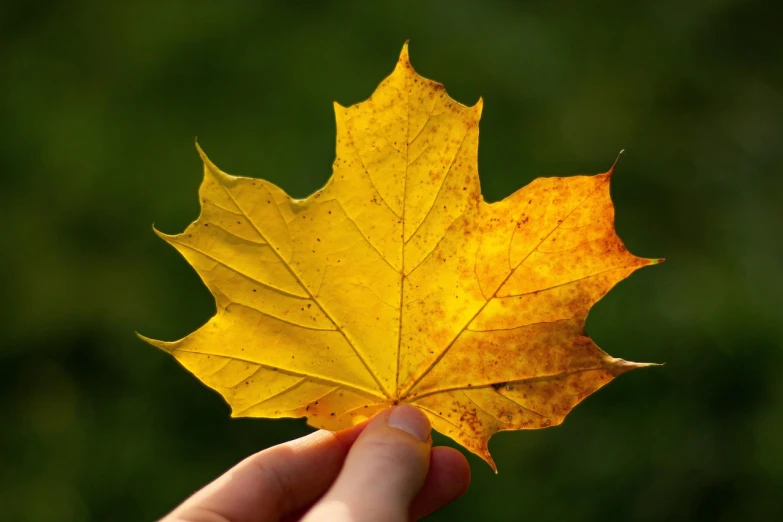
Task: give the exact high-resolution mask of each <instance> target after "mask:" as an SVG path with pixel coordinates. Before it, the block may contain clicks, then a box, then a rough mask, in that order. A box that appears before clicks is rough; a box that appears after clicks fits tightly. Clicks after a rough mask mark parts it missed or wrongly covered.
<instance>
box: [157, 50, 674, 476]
mask: <svg viewBox="0 0 783 522" xmlns="http://www.w3.org/2000/svg"><path fill="white" fill-rule="evenodd" d="M481 108H482V101H481V100H479V102H478V103H477V104H476V105H475V106H473V107H466V106H464V105H462V104H460V103H458V102H456V101H454V100H453V99H451V98H450V97H449V96H448V95H447V94H446V92H445V90H444V88H443V86H442V85H441V84H439V83H436V82H433V81H431V80H427V79H425V78H422V77H421V76H419V75H418V74H417V73H416V72H415V71H414V70H413V68H412V67H411V64H410V61H409V58H408V48H407V44H406V45H405V46H404V47H403V50H402V53H401V55H400V58H399V61H398V63H397V66H396V68H395V69H394V72H393V73H392V74H391V76H389V77H388V78H386V79H385V80H384V81H383V82H382V83H381V84H380V86H379V87H378V88H377V90H376V91H375V92H374V93H373V95H372V97H370V98H369V99H368V100H367V101H365V102H362V103H358V104H356V105H353V106H351V107H347V108H346V107H342V106H340V105H339V104H336V103H335V115H336V118H337V155H336V159H335V162H334V165H333V174H332V177H331V179H330V180H329V182H328V183H327V184H326V186H325V187H324V188H322V189H321V190H319V191H318V192H316V193H315V194H313V195H311V196H310V197H308V198H306V199H304V200H296V199H292V198H290V197H289V196H288V195H286V194H285V193H284V192H283V191H282V190H281V189H279V188H278V187H276V186H274V185H273V184H271V183H269V182H266V181H263V180H257V179H249V178H241V177H234V176H231V175H228V174H226V173H224V172H222V171H220V170H219V169H218V168H217V167H216V166H215V165H213V164H212V162H210V161H209V159H208V158H207V157H206V156H205V155H204V154H203V152H202V151H201V149H200V148H199V153H200V154H201V156H202V159H203V161H204V166H205V169H204V181H203V183H202V185H201V188H200V192H199V195H200V199H201V215H200V216H199V218H198V220H196V221H195V222H194V223H192V224H191V225H190V226H189V227H188V228H187V230H186V231H185V232H184V233H182V234H179V235H174V236H168V235H164V234H160V235H161V237H163V238H164V239H165V240H166V241H168V242H169V243H171V244H172V245H173V246H174V247H175V248H176V249H177V250H179V252H180V253H182V255H183V256H184V257H185V258H186V259H187V260H188V262H189V263H190V264H191V265H193V267H194V268H195V269H196V270H197V271H198V273H199V275H200V276H201V278H202V280H203V281H204V283H205V284H206V285H207V287H208V288H209V289H210V291H211V292H212V293H213V294H214V296H215V301H216V304H217V314H216V315H215V316H214V317H213V318H212V319H211V320H210V321H209V322H208V323H207V324H205V325H204V326H203V327H201V328H200V329H198V330H197V331H196V332H194V333H192V334H190V335H188V336H187V337H185V338H184V339H182V340H180V341H176V342H162V341H155V340H151V339H146V338H145V340H147V341H148V342H150V343H151V344H153V345H155V346H157V347H159V348H162V349H164V350H166V351H168V352H170V353H171V354H172V355H173V356H174V357H176V358H177V360H178V361H179V362H180V363H181V364H182V365H183V366H185V367H186V368H187V369H188V370H190V371H191V372H192V373H193V374H195V375H196V376H197V377H198V378H199V379H201V380H202V381H203V382H204V383H205V384H206V385H207V386H209V387H211V388H213V389H215V390H217V391H218V392H219V393H220V394H221V395H223V397H224V398H225V399H226V401H227V402H228V403H229V404H230V406H231V408H232V412H233V413H232V415H234V416H248V417H307V420H308V423H309V424H310V425H312V426H315V427H319V428H326V429H330V430H337V429H341V428H346V427H349V426H351V425H354V424H356V423H358V422H360V421H362V420H364V419H366V418H368V417H370V416H372V415H373V414H375V413H376V412H378V411H379V410H381V409H384V408H387V407H389V406H390V405H393V404H398V403H412V404H414V405H416V406H418V407H419V408H421V409H422V410H423V411H424V412H425V413H426V414H427V416H428V417H429V418H430V420H431V422H432V425H433V427H434V428H435V429H436V430H438V431H440V432H441V433H443V434H445V435H447V436H449V437H451V438H452V439H454V440H455V441H457V442H458V443H460V444H462V445H463V446H465V447H466V448H468V449H469V450H470V451H472V452H474V453H476V454H478V455H479V456H481V457H482V458H484V459H485V460H486V461H487V462H488V463H489V464H490V465H491V466H492V467H493V469H496V468H495V464H494V462H493V461H492V458H491V456H490V454H489V451H488V449H487V443H488V441H489V438H490V437H491V436H492V435H493V434H494V433H497V432H498V431H502V430H520V429H533V428H543V427H547V426H554V425H557V424H559V423H561V422H562V421H563V418H564V417H565V415H566V414H567V413H568V412H569V411H570V410H571V409H572V408H573V407H574V406H575V405H576V404H577V403H578V402H579V401H581V400H582V399H583V398H585V397H586V396H587V395H589V394H590V393H592V392H593V391H595V390H597V389H598V388H600V387H601V386H603V385H604V384H606V383H608V382H609V381H611V380H612V379H613V378H614V377H615V376H617V375H619V374H621V373H623V372H626V371H628V370H631V369H634V368H638V367H641V366H646V365H644V364H637V363H631V362H627V361H624V360H622V359H616V358H613V357H610V356H609V355H607V354H606V353H604V352H603V351H602V350H601V349H599V348H598V347H597V346H596V345H595V344H594V343H593V341H592V340H591V339H590V338H588V337H587V335H586V334H585V333H584V329H583V326H584V321H585V318H586V317H587V312H588V310H589V309H590V307H591V306H592V305H593V304H594V303H595V302H596V301H597V300H598V299H600V298H601V297H602V296H603V295H604V294H605V293H606V292H608V291H609V289H610V288H611V287H612V286H614V285H615V284H616V283H617V282H618V281H620V280H622V279H623V278H625V277H627V276H628V275H629V274H630V273H631V272H633V271H634V270H636V269H637V268H640V267H642V266H645V265H649V264H655V263H657V262H658V261H659V260H652V259H642V258H638V257H635V256H633V255H631V254H630V253H629V252H628V250H627V249H626V248H625V247H624V246H623V244H622V242H621V241H620V238H619V237H618V236H617V234H616V233H615V230H614V207H613V205H612V202H611V199H610V196H609V181H610V178H611V175H612V170H609V172H607V173H604V174H599V175H596V176H573V177H568V178H539V179H537V180H535V181H533V182H532V183H531V184H530V185H528V186H526V187H524V188H522V189H520V190H518V191H517V192H515V193H514V194H512V195H511V196H509V197H508V198H506V199H505V200H503V201H500V202H498V203H493V204H488V203H486V202H485V201H484V200H483V198H482V196H481V192H480V188H479V178H478V166H477V152H478V122H479V118H480V116H481Z"/></svg>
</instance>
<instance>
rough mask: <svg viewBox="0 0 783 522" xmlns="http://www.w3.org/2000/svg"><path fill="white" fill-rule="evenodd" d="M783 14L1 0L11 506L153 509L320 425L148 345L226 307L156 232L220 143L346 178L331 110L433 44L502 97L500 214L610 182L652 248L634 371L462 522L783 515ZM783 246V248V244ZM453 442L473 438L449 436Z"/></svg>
mask: <svg viewBox="0 0 783 522" xmlns="http://www.w3.org/2000/svg"><path fill="white" fill-rule="evenodd" d="M782 12H783V7H781V4H780V3H776V2H772V1H766V2H765V1H742V0H702V1H693V2H678V1H674V0H662V1H656V2H652V1H650V2H623V1H620V0H616V1H609V0H606V1H596V2H559V1H553V2H527V3H523V2H512V1H508V0H507V1H500V0H497V1H486V2H478V1H476V2H469V1H467V0H461V1H454V2H451V3H446V2H408V1H396V2H359V1H354V2H290V3H288V4H287V6H286V5H284V4H282V3H281V4H272V3H266V2H217V1H214V2H212V1H203V0H195V1H187V2H186V1H168V2H157V3H152V2H97V1H92V2H90V1H79V0H76V1H71V2H64V1H50V2H23V1H10V2H5V3H3V4H2V5H0V179H2V185H1V186H2V189H0V219H1V220H2V221H1V223H2V226H0V244H1V245H2V253H1V254H0V263H1V264H0V288H2V292H3V300H2V303H3V304H2V319H0V321H2V323H0V324H2V339H3V340H2V342H1V343H0V345H2V348H0V519H2V520H8V521H14V522H16V521H29V522H39V521H62V522H76V521H104V520H112V521H116V522H122V521H137V520H153V519H155V518H156V517H159V516H162V515H163V514H164V513H165V512H166V511H167V510H169V509H171V508H172V507H173V506H174V505H176V504H177V503H178V502H179V501H180V500H182V499H183V498H185V497H186V496H187V495H188V494H189V493H191V492H192V491H193V490H195V489H196V488H198V487H199V486H201V485H203V484H205V483H206V482H207V481H209V480H210V479H211V478H213V477H215V476H217V475H218V474H220V473H221V472H222V471H224V470H225V469H227V468H228V467H229V466H231V465H232V464H233V463H235V462H237V461H238V460H240V459H241V458H243V457H244V456H246V455H248V454H250V453H252V452H255V451H257V450H259V449H262V448H264V447H267V446H270V445H273V444H276V443H279V442H283V441H285V440H289V439H291V438H294V437H297V436H300V435H302V434H305V433H307V432H309V431H310V430H309V429H308V428H307V427H306V426H305V424H304V422H303V421H301V420H274V421H273V420H259V419H242V420H232V419H230V418H229V409H228V408H227V406H226V405H225V404H224V403H223V401H222V399H221V398H220V397H219V396H218V395H217V394H215V393H214V392H212V391H210V390H208V389H207V388H205V387H204V386H202V385H201V384H200V383H199V382H198V381H197V380H196V379H195V378H193V377H192V376H191V375H189V374H188V373H187V372H185V371H184V370H182V369H181V368H180V367H179V366H178V365H177V364H176V362H175V361H174V360H173V359H172V358H170V357H169V356H167V355H166V354H164V353H162V352H159V351H156V350H155V349H153V348H152V347H150V346H147V345H145V344H143V343H142V342H141V341H139V340H138V339H137V338H136V336H135V335H134V331H135V330H138V331H140V332H142V333H144V334H146V335H149V336H152V337H155V338H159V339H167V340H173V339H177V338H179V337H182V336H184V335H185V334H187V333H189V332H191V331H192V330H194V329H195V328H197V327H198V326H200V325H201V324H202V323H204V322H205V321H206V320H207V319H208V318H209V317H210V316H211V315H212V313H213V312H214V304H213V301H212V298H211V296H210V294H209V292H208V291H207V290H206V288H204V287H203V285H202V284H201V283H200V281H199V279H198V277H197V275H196V273H195V272H194V271H193V270H192V269H191V268H190V267H189V266H188V265H187V264H186V262H185V261H184V260H183V259H182V258H181V257H180V256H179V254H177V252H176V251H175V250H174V249H172V248H171V247H169V246H167V245H166V244H165V243H164V242H163V241H161V240H160V239H158V238H157V237H156V236H155V235H154V234H153V233H152V230H151V225H152V223H153V222H154V223H155V225H156V227H158V228H159V229H160V230H162V231H165V232H170V233H173V232H179V231H181V230H182V229H183V228H184V227H185V226H186V225H187V224H188V223H189V222H190V221H191V220H193V219H194V218H195V217H196V216H197V214H198V199H197V194H196V191H197V187H198V185H199V182H200V180H201V165H200V162H199V159H198V156H197V154H196V151H195V148H194V145H193V139H194V137H195V136H198V137H199V142H200V143H201V145H202V146H203V147H204V149H205V150H206V151H207V153H208V154H210V156H211V158H212V159H213V160H214V161H215V162H216V163H217V164H218V165H220V166H221V168H222V169H224V170H226V171H228V172H231V173H234V174H239V175H245V176H254V177H263V178H265V179H268V180H270V181H272V182H274V183H277V184H278V185H280V186H281V187H283V188H284V189H285V190H287V191H288V192H289V193H290V194H291V195H293V196H297V197H301V196H305V195H307V194H308V193H310V192H312V191H313V190H315V189H317V188H318V187H320V186H321V185H322V184H323V183H324V182H325V181H326V179H327V178H328V176H329V175H330V170H331V162H332V160H333V155H334V139H335V138H334V122H333V113H332V101H333V100H337V101H339V102H340V103H342V104H346V105H347V104H351V103H355V102H357V101H360V100H363V99H365V98H367V97H368V96H369V95H370V93H371V92H372V91H373V89H374V88H375V86H376V85H377V84H378V83H379V82H380V80H381V79H382V78H384V77H385V76H386V75H387V74H389V73H390V72H391V70H392V68H393V66H394V64H395V61H396V59H397V55H398V53H399V51H400V48H401V46H402V43H403V42H404V41H405V39H407V38H410V39H411V47H410V50H411V59H412V61H413V64H414V66H415V67H416V69H417V70H418V71H419V72H420V73H421V74H422V75H424V76H427V77H430V78H433V79H435V80H438V81H440V82H443V83H444V84H445V86H446V88H447V90H448V92H449V93H450V94H451V95H452V96H453V97H454V98H456V99H457V100H460V101H462V102H464V103H467V104H473V103H474V102H475V101H476V100H477V98H478V97H479V96H483V97H484V100H485V108H484V116H483V119H482V122H481V145H480V160H479V162H480V171H481V179H482V186H483V190H484V194H485V196H486V198H487V199H488V200H491V201H493V200H498V199H501V198H503V197H504V196H506V195H507V194H509V193H510V192H512V191H513V190H515V189H517V188H519V187H521V186H522V185H524V184H526V183H528V182H530V181H531V180H532V179H534V178H535V177H538V176H549V175H567V174H577V173H596V172H602V171H605V170H606V169H607V168H608V167H609V166H610V165H611V164H612V162H613V161H614V159H615V156H616V155H617V153H618V151H619V150H620V149H625V151H626V152H625V154H624V155H623V157H622V159H621V160H620V164H619V168H618V170H617V173H616V176H615V178H614V180H613V197H614V200H615V204H616V207H617V228H618V231H619V233H620V235H621V237H622V238H623V239H624V241H625V242H626V245H627V246H628V247H629V248H630V249H631V251H632V252H634V253H636V254H638V255H641V256H647V257H666V258H667V262H666V263H665V264H663V265H661V266H658V267H653V268H647V269H645V270H642V271H641V272H639V273H637V274H634V275H633V276H632V277H631V278H630V279H628V280H627V281H625V282H623V283H621V284H620V285H619V286H618V287H616V288H615V289H614V290H613V291H612V292H611V293H610V294H609V295H608V296H607V297H606V298H605V299H604V300H602V301H601V302H600V303H599V304H598V305H597V306H596V307H595V308H594V309H593V312H592V313H591V315H590V318H589V321H588V325H587V330H588V332H589V333H590V334H591V336H592V337H593V338H594V339H595V340H596V342H597V343H598V344H599V345H600V346H602V347H603V348H604V349H606V350H607V351H608V352H609V353H611V354H612V355H615V356H618V357H623V358H626V359H631V360H636V361H654V362H666V366H664V367H662V368H654V369H649V370H643V371H638V372H634V373H632V374H629V375H625V376H623V377H621V378H619V379H618V380H617V381H616V382H614V383H612V384H611V385H609V386H608V387H607V388H605V389H603V390H601V391H599V392H598V393H596V394H595V395H594V396H592V397H591V398H589V399H588V400H587V401H586V402H585V403H583V404H582V405H581V406H579V407H578V408H577V409H576V410H575V411H574V412H573V413H572V414H571V415H570V416H569V418H568V419H567V420H566V422H565V423H564V424H563V425H562V426H560V427H557V428H554V429H550V430H539V431H533V432H513V433H503V434H500V435H498V436H496V437H495V438H494V439H493V440H492V443H491V444H490V448H491V450H492V452H493V455H494V457H495V460H496V461H497V463H498V465H499V468H500V474H499V475H498V476H495V475H494V474H493V473H492V472H491V470H490V469H489V467H488V466H487V465H485V464H484V463H483V462H481V461H480V460H478V459H477V458H474V457H472V456H471V457H469V459H470V462H471V465H472V468H473V474H474V481H473V484H472V486H471V489H470V490H469V492H468V493H467V494H466V495H465V496H464V497H463V498H462V499H461V500H459V501H458V502H456V503H455V504H454V505H452V506H450V507H448V508H447V509H445V510H443V511H442V512H441V513H439V514H438V515H436V516H433V517H432V519H433V520H443V521H446V520H448V521H458V520H482V521H490V522H491V521H501V520H535V521H536V522H546V521H564V520H578V521H599V520H601V521H609V520H623V521H640V522H641V521H660V520H689V521H690V520H692V521H697V520H715V521H736V520H770V521H771V520H783V500H781V496H780V492H781V491H783V435H781V433H782V432H783V378H781V375H783V314H782V313H781V311H782V310H783V306H782V304H783V299H782V298H781V296H782V295H783V276H782V275H781V274H783V241H782V240H781V236H782V235H783V234H782V233H781V229H782V228H783V226H782V225H783V176H782V174H783V172H782V170H783V169H782V168H781V167H782V166H783V37H782V36H781V31H780V27H779V25H780V24H779V22H780V19H781V13H782ZM775 230H777V231H778V232H775ZM438 442H441V443H444V442H445V439H443V438H440V439H438Z"/></svg>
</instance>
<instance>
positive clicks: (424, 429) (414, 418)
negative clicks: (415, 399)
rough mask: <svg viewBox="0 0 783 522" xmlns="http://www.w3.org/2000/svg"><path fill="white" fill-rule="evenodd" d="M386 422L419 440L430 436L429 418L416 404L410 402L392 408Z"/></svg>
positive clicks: (424, 439)
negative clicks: (412, 404)
mask: <svg viewBox="0 0 783 522" xmlns="http://www.w3.org/2000/svg"><path fill="white" fill-rule="evenodd" d="M386 424H388V425H389V426H391V427H392V428H397V429H398V430H402V431H404V432H405V433H410V434H411V435H413V436H414V437H416V438H417V439H419V440H421V441H426V440H427V439H429V438H430V420H429V419H428V418H427V416H426V415H424V414H423V413H422V412H421V411H419V409H418V408H417V407H416V406H411V405H410V404H403V405H402V406H397V407H396V408H394V410H392V412H391V415H389V418H388V420H387V421H386Z"/></svg>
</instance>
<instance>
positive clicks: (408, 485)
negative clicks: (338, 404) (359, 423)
mask: <svg viewBox="0 0 783 522" xmlns="http://www.w3.org/2000/svg"><path fill="white" fill-rule="evenodd" d="M431 446H432V438H431V437H430V421H429V419H427V417H426V416H425V415H424V414H423V413H422V412H421V411H419V409H418V408H416V407H415V406H410V405H403V406H397V407H396V408H393V409H391V410H386V411H384V412H381V413H380V414H378V415H377V416H376V417H375V418H374V419H373V420H372V422H370V424H369V425H368V426H367V427H366V428H365V429H364V431H363V432H362V434H361V435H360V436H359V438H358V439H357V440H356V442H355V443H354V445H353V447H352V448H351V451H350V452H349V453H348V456H347V457H346V459H345V464H344V465H343V469H342V471H341V472H340V475H339V476H338V477H337V480H336V481H335V483H334V485H333V486H332V488H331V489H330V490H329V492H327V494H326V495H325V496H324V498H323V499H322V500H321V501H320V502H318V503H317V504H316V505H315V507H314V508H313V509H312V510H311V511H310V513H308V514H307V516H306V517H305V518H304V521H303V522H313V521H316V520H327V521H330V522H332V521H334V522H337V521H339V522H348V521H351V522H354V521H363V520H373V521H378V522H403V521H407V520H408V510H409V507H410V504H411V502H412V501H413V498H414V497H415V496H416V494H417V493H418V492H419V490H420V489H421V487H422V485H423V484H424V479H425V478H426V477H427V472H428V470H429V466H430V448H431Z"/></svg>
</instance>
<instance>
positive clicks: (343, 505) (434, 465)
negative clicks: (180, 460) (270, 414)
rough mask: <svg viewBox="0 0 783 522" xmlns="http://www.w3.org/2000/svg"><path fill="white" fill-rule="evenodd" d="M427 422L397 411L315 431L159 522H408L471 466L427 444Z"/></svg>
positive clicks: (463, 485) (447, 493)
mask: <svg viewBox="0 0 783 522" xmlns="http://www.w3.org/2000/svg"><path fill="white" fill-rule="evenodd" d="M430 432H431V428H430V423H429V420H428V419H427V417H426V416H425V415H424V414H423V413H421V411H419V410H418V409H417V408H415V407H413V406H409V405H403V406H397V407H395V408H391V409H388V410H385V411H383V412H381V413H379V414H378V415H376V416H375V417H374V418H373V419H372V420H370V421H369V422H365V423H363V424H360V425H358V426H355V427H353V428H350V429H347V430H344V431H341V432H338V433H331V432H328V431H318V432H315V433H313V434H311V435H308V436H306V437H302V438H301V439H297V440H294V441H291V442H288V443H285V444H281V445H279V446H274V447H272V448H269V449H266V450H264V451H261V452H260V453H256V454H255V455H252V456H250V457H248V458H246V459H245V460H243V461H242V462H240V463H239V464H237V465H236V466H234V467H233V468H231V469H230V470H228V471H227V472H226V473H225V474H224V475H222V476H221V477H219V478H218V479H217V480H215V481H214V482H212V483H211V484H209V485H207V486H206V487H204V488H203V489H202V490H200V491H198V492H197V493H195V494H194V495H193V496H192V497H190V498H189V499H187V500H186V501H185V502H183V503H182V504H181V505H180V506H179V507H177V508H176V509H175V510H174V511H172V512H171V513H170V514H169V515H167V516H166V517H164V518H163V519H162V520H161V522H272V521H283V522H288V521H302V522H316V521H319V522H363V521H373V522H407V521H409V520H419V519H420V518H422V517H425V516H427V515H429V514H430V513H432V512H434V511H436V510H438V509H440V508H441V507H443V506H445V505H446V504H448V503H450V502H452V501H453V500H455V499H457V498H459V497H460V496H461V495H462V494H463V493H464V492H465V490H466V489H467V487H468V484H469V483H470V468H469V467H468V463H467V461H466V460H465V457H464V456H463V455H462V453H460V452H459V451H457V450H455V449H453V448H448V447H437V448H433V447H432V437H431V433H430Z"/></svg>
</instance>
